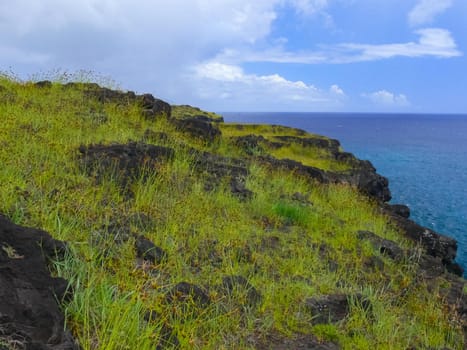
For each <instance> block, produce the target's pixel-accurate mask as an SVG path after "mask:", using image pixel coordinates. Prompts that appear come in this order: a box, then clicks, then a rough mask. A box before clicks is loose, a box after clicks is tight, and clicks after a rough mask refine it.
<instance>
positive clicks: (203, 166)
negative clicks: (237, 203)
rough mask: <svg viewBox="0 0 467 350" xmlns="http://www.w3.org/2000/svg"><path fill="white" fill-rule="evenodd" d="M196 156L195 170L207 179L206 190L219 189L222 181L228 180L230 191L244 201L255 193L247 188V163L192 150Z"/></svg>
mask: <svg viewBox="0 0 467 350" xmlns="http://www.w3.org/2000/svg"><path fill="white" fill-rule="evenodd" d="M192 154H193V156H194V169H195V170H196V171H197V172H198V173H199V174H201V175H204V176H205V177H206V185H205V189H206V190H211V189H214V188H215V187H217V186H218V185H219V184H220V183H221V181H222V179H224V178H227V179H229V181H230V191H231V192H232V194H234V195H236V196H237V197H239V198H240V199H242V200H246V199H249V198H251V196H252V195H253V192H251V191H250V190H248V189H247V188H246V186H245V180H246V177H247V176H248V169H247V167H246V162H244V161H242V160H239V159H234V158H227V157H221V156H218V155H215V154H211V153H207V152H198V151H196V150H192Z"/></svg>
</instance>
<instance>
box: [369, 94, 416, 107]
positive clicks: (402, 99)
mask: <svg viewBox="0 0 467 350" xmlns="http://www.w3.org/2000/svg"><path fill="white" fill-rule="evenodd" d="M362 97H365V98H367V99H370V100H371V101H372V102H373V103H374V104H377V105H380V106H385V107H406V106H409V105H410V102H409V100H408V99H407V96H405V95H404V94H394V93H392V92H389V91H387V90H379V91H375V92H372V93H364V94H362Z"/></svg>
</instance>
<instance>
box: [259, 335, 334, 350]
mask: <svg viewBox="0 0 467 350" xmlns="http://www.w3.org/2000/svg"><path fill="white" fill-rule="evenodd" d="M255 349H256V350H297V349H303V350H339V349H341V347H340V346H339V345H338V344H336V343H332V342H322V341H321V342H320V341H318V340H317V339H316V338H315V337H313V336H312V335H302V334H299V335H295V336H293V337H291V338H284V336H281V335H275V334H270V335H268V336H266V337H265V338H264V339H259V340H257V341H256V344H255Z"/></svg>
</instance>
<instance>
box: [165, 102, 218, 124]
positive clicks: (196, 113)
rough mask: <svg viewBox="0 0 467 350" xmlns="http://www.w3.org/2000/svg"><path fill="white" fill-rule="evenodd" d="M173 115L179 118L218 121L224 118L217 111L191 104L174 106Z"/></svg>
mask: <svg viewBox="0 0 467 350" xmlns="http://www.w3.org/2000/svg"><path fill="white" fill-rule="evenodd" d="M172 117H173V118H178V119H184V118H206V119H210V120H212V121H218V122H220V121H222V120H223V118H222V116H221V115H219V114H217V113H214V112H207V111H203V110H201V109H199V108H198V107H192V106H189V105H178V106H177V105H176V106H172Z"/></svg>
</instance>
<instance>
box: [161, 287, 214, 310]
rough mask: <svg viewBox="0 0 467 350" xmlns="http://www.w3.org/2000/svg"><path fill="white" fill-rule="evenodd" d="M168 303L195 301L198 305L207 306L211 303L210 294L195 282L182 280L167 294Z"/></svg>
mask: <svg viewBox="0 0 467 350" xmlns="http://www.w3.org/2000/svg"><path fill="white" fill-rule="evenodd" d="M166 300H167V302H168V303H175V302H179V303H180V302H181V303H190V302H192V303H194V304H195V305H196V306H198V307H207V306H208V305H209V304H210V303H211V299H210V298H209V296H208V294H207V293H206V292H205V291H204V290H203V289H202V288H201V287H198V286H197V285H195V284H191V283H188V282H180V283H178V284H177V285H175V286H174V287H173V288H172V289H171V290H170V291H169V292H168V293H167V295H166Z"/></svg>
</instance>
